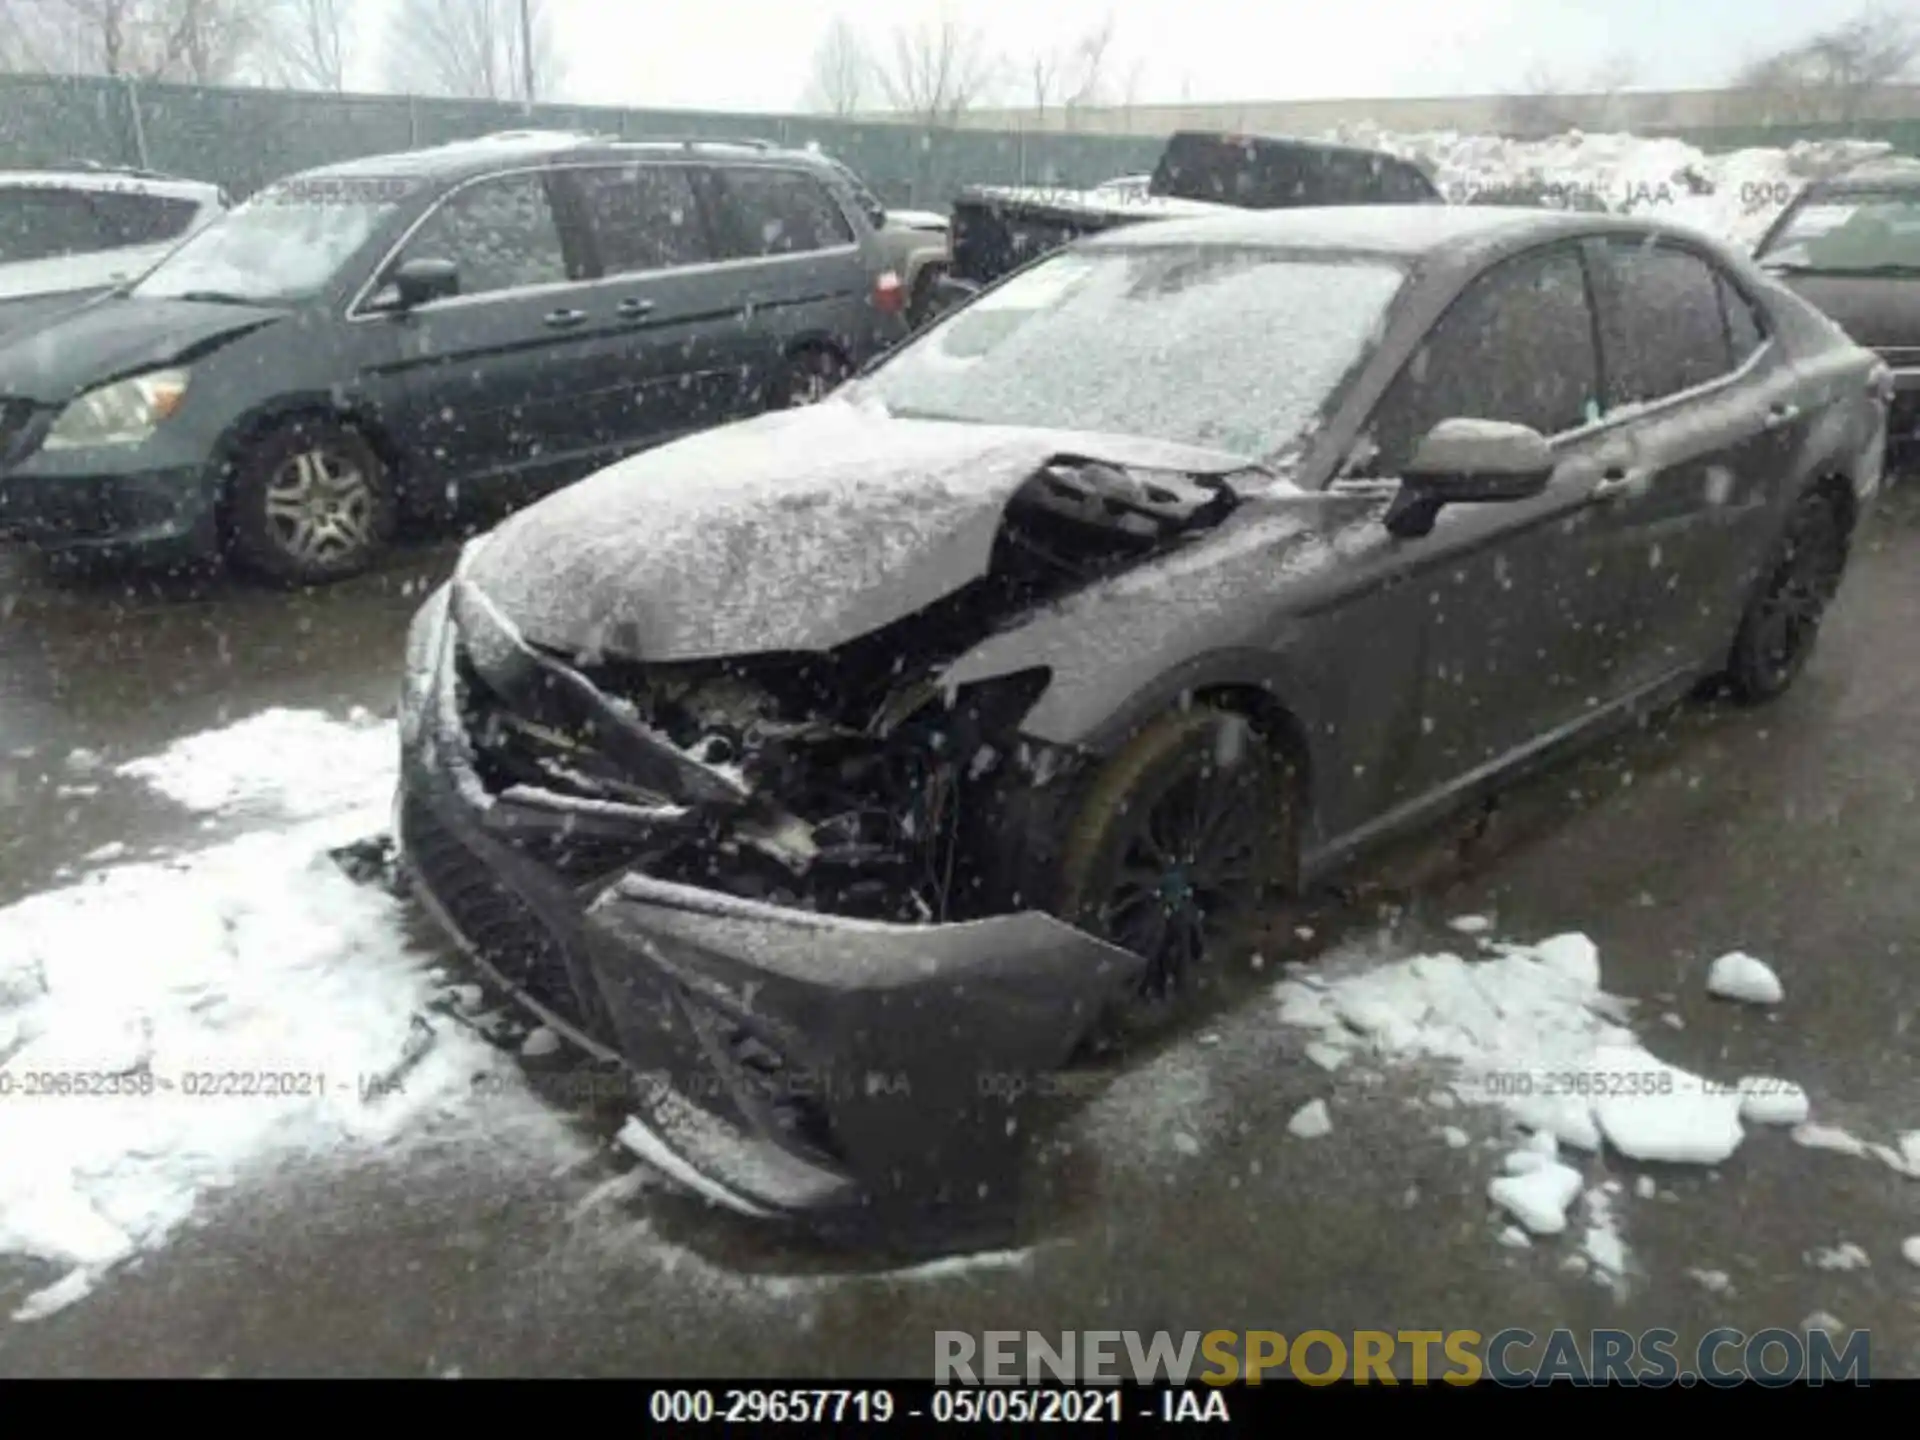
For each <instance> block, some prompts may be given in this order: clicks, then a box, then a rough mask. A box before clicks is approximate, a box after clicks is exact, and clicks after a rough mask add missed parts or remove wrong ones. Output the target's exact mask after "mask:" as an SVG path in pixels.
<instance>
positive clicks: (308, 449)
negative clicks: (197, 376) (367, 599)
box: [230, 417, 395, 584]
mask: <svg viewBox="0 0 1920 1440" xmlns="http://www.w3.org/2000/svg"><path fill="white" fill-rule="evenodd" d="M230 513H231V527H232V529H231V534H232V545H233V554H234V558H235V559H236V560H238V561H239V562H240V563H241V564H243V565H245V566H246V567H247V568H248V569H250V570H253V571H256V572H258V573H260V574H262V575H265V576H267V577H269V578H271V579H274V580H278V581H281V582H283V583H289V584H314V583H318V582H323V581H328V580H339V579H342V578H344V577H346V576H348V575H353V574H356V573H358V572H359V571H361V570H364V569H366V568H367V566H368V565H369V564H370V563H371V562H372V560H373V558H374V557H375V556H376V555H378V554H379V553H380V551H381V550H383V549H384V548H385V547H386V544H387V542H388V541H389V540H390V539H391V538H392V537H393V528H394V518H395V517H394V503H393V492H392V489H391V487H390V486H389V485H388V483H387V474H386V467H385V466H384V465H383V464H382V463H381V461H380V457H379V456H378V455H377V454H375V453H374V449H373V447H372V446H371V445H369V444H368V443H367V441H366V437H365V436H363V435H361V434H360V432H359V431H357V430H354V429H352V428H351V427H349V426H346V425H342V424H340V423H339V422H337V421H333V420H326V419H321V418H317V417H316V418H307V419H300V420H296V421H294V422H292V423H291V424H289V425H287V426H285V427H284V428H282V429H279V430H275V431H273V432H272V433H270V434H268V435H266V436H264V437H262V438H261V439H260V440H258V441H256V442H255V443H254V444H253V445H252V446H251V447H250V448H249V449H248V450H247V451H246V453H245V454H244V455H242V457H241V459H240V462H239V464H238V466H237V467H236V470H235V475H234V484H233V495H232V505H231V512H230Z"/></svg>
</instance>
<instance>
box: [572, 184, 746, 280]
mask: <svg viewBox="0 0 1920 1440" xmlns="http://www.w3.org/2000/svg"><path fill="white" fill-rule="evenodd" d="M574 174H575V176H576V178H577V179H578V181H579V184H580V191H581V195H582V197H583V198H584V199H585V201H586V206H587V215H588V217H589V219H590V220H591V221H592V223H593V233H594V238H595V240H597V241H598V242H599V247H600V263H601V266H602V269H603V271H604V273H606V274H608V275H632V274H635V273H638V272H642V271H647V270H669V269H672V268H673V267H674V266H676V265H698V264H700V263H702V262H703V261H707V260H711V259H713V247H712V245H710V244H709V243H708V240H707V231H706V222H705V221H704V220H703V219H702V217H701V214H700V207H699V205H698V204H697V203H696V201H695V199H694V193H693V181H692V180H691V179H690V178H689V177H688V174H687V171H686V170H685V168H683V167H681V166H677V165H621V166H608V167H607V168H605V169H594V170H581V171H576V172H574Z"/></svg>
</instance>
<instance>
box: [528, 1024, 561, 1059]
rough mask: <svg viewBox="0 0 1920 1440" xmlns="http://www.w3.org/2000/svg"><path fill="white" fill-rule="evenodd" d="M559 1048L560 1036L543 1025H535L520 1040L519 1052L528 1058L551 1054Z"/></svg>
mask: <svg viewBox="0 0 1920 1440" xmlns="http://www.w3.org/2000/svg"><path fill="white" fill-rule="evenodd" d="M559 1048H560V1037H559V1036H558V1035H556V1034H554V1032H553V1031H551V1030H549V1029H548V1028H547V1027H546V1026H544V1025H536V1026H535V1027H534V1028H533V1029H532V1030H530V1031H528V1032H527V1038H526V1039H525V1040H522V1041H521V1042H520V1053H521V1054H522V1055H525V1056H526V1057H527V1058H528V1059H530V1060H537V1059H538V1058H540V1057H541V1056H542V1055H551V1054H553V1053H554V1052H556V1051H557V1050H559Z"/></svg>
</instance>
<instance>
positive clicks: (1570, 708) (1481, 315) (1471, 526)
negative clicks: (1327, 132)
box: [1348, 241, 1619, 813]
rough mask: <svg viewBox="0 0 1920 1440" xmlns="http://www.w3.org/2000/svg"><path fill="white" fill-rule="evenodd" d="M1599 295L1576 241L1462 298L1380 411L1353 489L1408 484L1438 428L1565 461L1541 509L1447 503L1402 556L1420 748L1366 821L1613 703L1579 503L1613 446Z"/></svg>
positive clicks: (1509, 263)
mask: <svg viewBox="0 0 1920 1440" xmlns="http://www.w3.org/2000/svg"><path fill="white" fill-rule="evenodd" d="M1600 394H1601V379H1600V360H1599V351H1598V346H1597V344H1596V339H1595V330H1594V314H1593V308H1592V290H1591V286H1590V283H1589V280H1588V275H1587V270H1586V266H1585V263H1584V258H1583V256H1582V253H1581V249H1580V246H1579V243H1578V242H1577V241H1567V242H1561V243H1557V244H1554V245H1552V246H1548V247H1544V248H1541V249H1538V250H1533V251H1529V252H1526V253H1524V254H1521V255H1518V256H1515V257H1513V258H1510V259H1507V260H1504V261H1502V262H1500V263H1499V264H1498V265H1496V266H1494V267H1493V268H1492V269H1490V270H1488V271H1487V272H1486V273H1484V274H1482V275H1481V276H1480V277H1479V278H1478V279H1476V280H1475V281H1473V282H1472V283H1471V284H1470V285H1468V286H1467V288H1466V289H1465V290H1463V291H1462V292H1461V294H1460V295H1459V296H1458V297H1457V298H1456V299H1455V300H1454V301H1453V303H1452V304H1451V305H1450V306H1449V307H1448V309H1447V311H1446V313H1445V314H1443V315H1442V316H1441V317H1440V319H1439V320H1438V321H1437V322H1436V323H1435V325H1434V327H1433V329H1432V330H1431V331H1430V332H1429V333H1428V336H1427V338H1426V340H1425V342H1424V343H1423V344H1422V345H1421V347H1420V348H1419V349H1418V350H1417V351H1416V352H1415V353H1414V355H1413V357H1412V358H1411V360H1410V361H1409V362H1408V363H1407V365H1406V366H1405V367H1404V368H1403V369H1402V370H1401V372H1400V374H1399V375H1398V376H1397V377H1396V378H1395V379H1394V381H1393V383H1392V384H1391V385H1390V386H1389V387H1388V389H1387V391H1386V392H1385V393H1384V394H1383V395H1382V397H1381V399H1380V401H1379V403H1378V405H1377V406H1376V407H1375V409H1374V412H1373V415H1372V416H1371V417H1370V419H1369V421H1368V423H1367V426H1366V427H1365V430H1364V432H1363V436H1362V440H1361V449H1360V453H1359V454H1358V455H1357V456H1356V457H1355V459H1354V461H1353V463H1352V467H1351V469H1350V470H1349V472H1348V473H1349V474H1354V475H1358V476H1362V477H1369V476H1371V477H1380V478H1391V477H1394V476H1397V475H1398V474H1400V473H1401V472H1402V471H1403V469H1404V467H1405V464H1406V462H1407V460H1408V459H1409V458H1410V457H1411V456H1412V454H1413V452H1414V450H1415V448H1416V447H1417V445H1418V443H1419V441H1420V438H1421V437H1422V436H1424V435H1425V434H1426V433H1427V432H1428V431H1429V430H1431V429H1432V427H1433V426H1435V425H1437V424H1439V423H1440V422H1441V421H1442V420H1448V419H1479V420H1497V421H1505V422H1509V423H1514V424H1521V425H1528V426H1531V427H1532V428H1533V429H1535V430H1537V431H1539V432H1540V433H1541V434H1542V435H1544V436H1547V437H1548V438H1549V439H1550V440H1551V441H1552V443H1553V447H1554V453H1555V459H1556V461H1557V462H1558V463H1557V468H1556V470H1555V472H1554V475H1553V478H1552V480H1551V481H1550V482H1549V484H1548V487H1547V490H1546V492H1545V493H1544V494H1542V495H1540V496H1539V497H1537V498H1535V499H1531V500H1525V501H1519V502H1516V503H1512V504H1488V505H1450V506H1448V507H1446V508H1445V509H1444V510H1442V511H1441V512H1440V515H1439V517H1438V519H1437V521H1436V523H1435V526H1434V529H1433V532H1432V533H1431V534H1429V535H1426V536H1423V537H1419V538H1416V539H1405V540H1398V541H1396V542H1394V544H1395V547H1396V551H1397V554H1398V556H1399V559H1398V562H1397V563H1398V564H1400V565H1401V566H1404V571H1403V574H1404V577H1405V578H1404V580H1403V582H1402V583H1401V585H1400V592H1401V597H1402V599H1401V604H1400V607H1399V608H1400V616H1399V619H1400V622H1401V623H1403V624H1404V625H1406V626H1409V627H1417V628H1418V630H1419V631H1420V633H1421V636H1422V647H1421V648H1422V654H1423V657H1424V665H1423V673H1422V677H1421V685H1420V690H1419V696H1418V705H1419V716H1418V722H1419V723H1418V726H1417V727H1409V728H1410V729H1413V728H1417V732H1418V735H1419V739H1418V741H1417V743H1416V744H1414V745H1413V746H1410V747H1408V748H1407V749H1406V750H1405V751H1404V752H1402V753H1400V754H1397V755H1395V756H1393V757H1392V758H1391V760H1390V762H1389V763H1388V764H1387V765H1386V767H1385V769H1386V771H1387V773H1385V774H1382V775H1380V776H1379V777H1377V784H1378V788H1377V790H1376V791H1375V792H1374V794H1373V796H1372V799H1371V806H1372V808H1373V810H1374V813H1381V812H1392V811H1394V810H1396V809H1399V808H1401V807H1405V806H1411V805H1416V804H1418V803H1419V802H1420V801H1421V800H1422V799H1423V798H1430V797H1431V796H1433V795H1434V794H1435V793H1436V792H1439V791H1444V790H1446V789H1448V788H1450V787H1452V786H1455V785H1458V784H1461V783H1464V782H1468V781H1471V780H1473V779H1474V778H1475V777H1477V776H1481V775H1485V774H1488V773H1491V772H1493V771H1496V770H1499V769H1501V768H1503V767H1504V766H1506V765H1508V764H1511V763H1513V762H1514V761H1516V760H1518V759H1520V758H1521V757H1522V756H1523V755H1524V754H1525V753H1526V752H1528V751H1529V750H1530V749H1533V748H1535V747H1537V746H1539V745H1542V744H1544V743H1545V742H1546V741H1547V740H1548V739H1550V738H1552V737H1555V736H1557V735H1560V734H1563V733H1569V732H1570V731H1571V730H1573V729H1576V728H1578V727H1579V726H1580V725H1581V724H1582V723H1583V722H1584V721H1585V720H1586V719H1587V717H1589V716H1591V715H1593V714H1595V713H1597V711H1598V710H1599V708H1600V707H1601V706H1602V705H1603V704H1605V703H1606V702H1607V701H1608V700H1609V699H1612V698H1613V697H1614V695H1615V694H1616V685H1615V678H1614V674H1613V670H1614V667H1613V663H1612V662H1613V656H1614V650H1615V646H1616V645H1617V638H1616V637H1615V636H1613V635H1612V634H1610V633H1609V630H1608V628H1607V622H1608V620H1609V619H1610V616H1611V613H1612V610H1613V608H1614V606H1613V603H1612V599H1611V596H1610V593H1609V590H1608V584H1609V577H1608V576H1607V575H1606V573H1605V569H1604V565H1603V563H1602V562H1603V561H1604V559H1605V554H1604V543H1605V539H1604V536H1603V535H1602V534H1601V533H1600V532H1599V531H1598V530H1597V529H1596V527H1595V525H1594V523H1593V515H1592V508H1591V505H1590V501H1589V494H1590V492H1591V490H1592V487H1593V483H1594V482H1593V477H1594V474H1595V473H1597V470H1598V467H1600V466H1603V465H1605V464H1607V463H1610V462H1611V461H1612V460H1615V459H1617V458H1618V456H1617V453H1616V452H1617V449H1618V444H1619V442H1618V440H1617V439H1616V438H1615V437H1613V436H1611V435H1609V434H1607V433H1606V432H1605V430H1604V427H1602V426H1600V425H1599V424H1598V423H1597V422H1598V418H1599V413H1600Z"/></svg>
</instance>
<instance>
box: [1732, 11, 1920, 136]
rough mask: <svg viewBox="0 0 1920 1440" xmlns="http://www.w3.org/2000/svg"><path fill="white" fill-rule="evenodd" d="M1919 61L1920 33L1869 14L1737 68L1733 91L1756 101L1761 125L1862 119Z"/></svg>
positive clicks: (1908, 21)
mask: <svg viewBox="0 0 1920 1440" xmlns="http://www.w3.org/2000/svg"><path fill="white" fill-rule="evenodd" d="M1916 60H1920V27H1916V25H1915V23H1914V21H1913V19H1912V18H1911V17H1909V16H1907V15H1902V14H1896V13H1892V12H1888V11H1884V10H1879V9H1869V10H1866V11H1863V12H1862V13H1861V14H1860V15H1858V16H1856V17H1855V18H1854V19H1852V20H1848V21H1846V22H1844V23H1843V24H1840V25H1836V26H1834V27H1832V28H1831V29H1828V30H1822V31H1820V32H1818V33H1817V34H1814V35H1812V36H1810V37H1808V38H1807V39H1806V40H1803V41H1801V42H1800V43H1799V44H1798V45H1793V46H1790V47H1789V48H1787V49H1785V50H1782V51H1780V52H1779V53H1778V54H1775V55H1769V56H1765V57H1763V58H1761V59H1758V60H1754V61H1750V62H1748V63H1747V64H1746V65H1743V66H1742V67H1741V68H1740V70H1739V72H1738V73H1737V74H1736V75H1735V76H1734V81H1733V88H1734V89H1735V90H1736V91H1740V92H1744V93H1745V94H1746V95H1748V96H1750V97H1752V98H1753V99H1754V100H1755V101H1757V102H1758V105H1759V108H1760V110H1761V112H1762V113H1761V115H1760V117H1758V118H1762V119H1766V120H1775V119H1778V120H1798V121H1832V122H1838V123H1841V124H1845V123H1848V122H1850V121H1853V120H1858V119H1862V118H1864V117H1866V116H1868V115H1870V114H1872V113H1873V111H1874V110H1875V109H1876V108H1877V106H1878V104H1879V102H1880V101H1881V99H1882V96H1883V92H1884V91H1885V90H1886V88H1887V87H1888V86H1889V85H1892V84H1894V83H1895V82H1897V81H1900V80H1904V79H1907V78H1909V77H1910V76H1911V75H1912V74H1913V71H1914V67H1915V61H1916Z"/></svg>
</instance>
